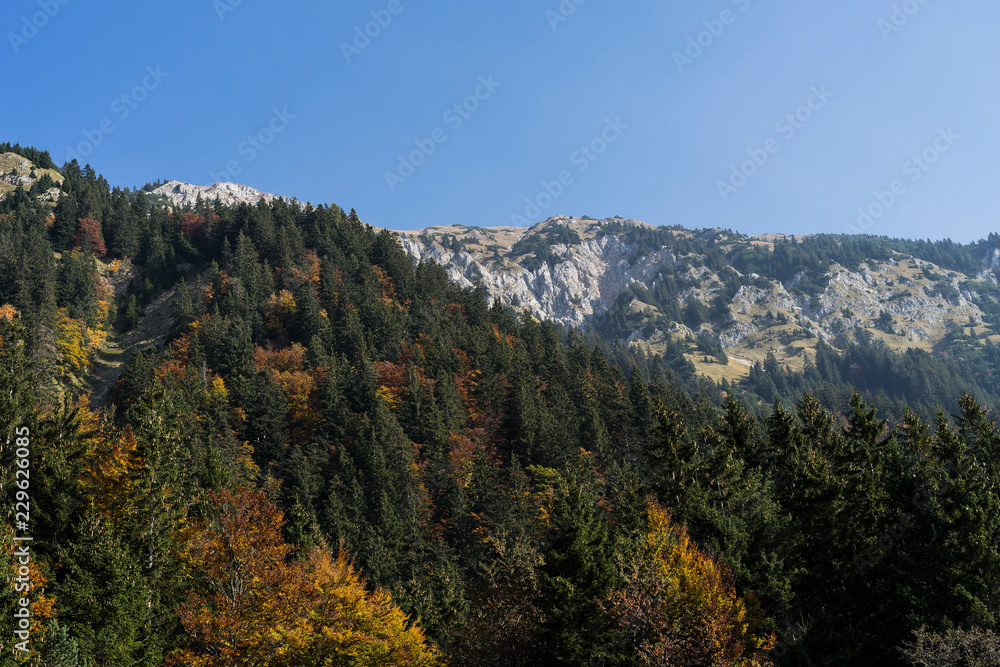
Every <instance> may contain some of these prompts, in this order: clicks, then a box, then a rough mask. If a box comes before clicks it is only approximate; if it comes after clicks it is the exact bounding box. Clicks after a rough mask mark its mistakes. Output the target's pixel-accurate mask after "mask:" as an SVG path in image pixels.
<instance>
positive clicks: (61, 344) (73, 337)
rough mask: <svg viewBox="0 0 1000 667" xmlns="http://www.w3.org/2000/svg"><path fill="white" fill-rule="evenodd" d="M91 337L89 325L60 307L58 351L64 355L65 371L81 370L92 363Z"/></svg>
mask: <svg viewBox="0 0 1000 667" xmlns="http://www.w3.org/2000/svg"><path fill="white" fill-rule="evenodd" d="M89 343H90V339H89V336H88V333H87V325H86V324H85V323H84V322H83V321H82V320H74V319H72V318H70V317H69V315H67V312H66V309H65V308H60V309H59V313H58V315H57V316H56V351H57V352H59V355H60V356H61V357H62V364H61V367H62V370H63V372H64V373H70V372H74V371H81V370H83V369H85V368H87V366H89V365H90V347H89Z"/></svg>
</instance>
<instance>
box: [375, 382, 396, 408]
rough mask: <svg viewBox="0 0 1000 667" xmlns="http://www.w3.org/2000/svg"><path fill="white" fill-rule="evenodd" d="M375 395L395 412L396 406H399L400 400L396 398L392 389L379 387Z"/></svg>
mask: <svg viewBox="0 0 1000 667" xmlns="http://www.w3.org/2000/svg"><path fill="white" fill-rule="evenodd" d="M375 393H376V394H377V395H378V397H379V398H381V399H382V400H383V401H385V404H386V405H388V406H389V407H390V408H392V409H393V410H395V409H396V406H397V405H399V398H398V397H396V396H395V394H394V393H393V391H392V389H390V388H389V387H379V388H378V389H377V390H376V391H375Z"/></svg>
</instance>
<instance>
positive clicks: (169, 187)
mask: <svg viewBox="0 0 1000 667" xmlns="http://www.w3.org/2000/svg"><path fill="white" fill-rule="evenodd" d="M150 195H151V196H152V197H153V198H154V199H157V198H162V199H164V200H166V201H168V202H170V204H171V205H172V206H194V205H195V204H196V203H197V202H198V199H199V198H200V199H201V200H203V201H205V202H206V203H209V202H215V201H218V202H220V203H221V204H223V205H224V206H234V205H236V204H250V205H256V204H257V203H258V202H260V201H262V200H263V201H266V202H268V203H271V202H272V201H274V200H275V199H281V200H283V201H284V202H285V203H287V204H291V203H293V202H294V201H295V200H293V199H292V198H291V197H279V196H278V195H272V194H270V193H267V192H261V191H260V190H255V189H253V188H251V187H250V186H247V185H240V184H238V183H215V184H214V185H190V184H188V183H181V182H179V181H168V182H166V183H164V184H163V185H160V186H159V187H157V188H154V189H153V190H152V191H150Z"/></svg>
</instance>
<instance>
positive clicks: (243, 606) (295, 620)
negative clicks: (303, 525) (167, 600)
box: [170, 489, 439, 667]
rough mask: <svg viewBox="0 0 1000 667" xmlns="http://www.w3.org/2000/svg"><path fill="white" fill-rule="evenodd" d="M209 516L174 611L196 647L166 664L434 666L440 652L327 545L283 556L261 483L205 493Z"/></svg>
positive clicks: (285, 548)
mask: <svg viewBox="0 0 1000 667" xmlns="http://www.w3.org/2000/svg"><path fill="white" fill-rule="evenodd" d="M208 499H209V502H210V505H211V512H210V516H209V517H208V518H207V519H206V520H205V521H204V522H202V523H201V524H200V525H199V526H198V527H197V530H196V531H195V532H194V534H193V535H192V538H191V540H190V542H189V544H188V553H189V563H190V568H191V571H192V573H193V575H194V576H195V577H196V580H197V581H198V586H197V588H196V590H195V591H193V592H191V593H190V595H189V596H188V601H187V603H186V604H185V605H183V606H181V607H180V608H179V609H178V610H177V613H178V616H179V617H180V620H181V623H182V624H183V626H184V629H185V630H186V631H187V633H188V634H189V635H190V636H191V637H192V639H193V641H194V648H192V649H187V650H182V651H178V652H176V653H175V654H174V655H173V656H172V658H171V662H170V664H173V665H185V666H193V667H200V666H204V667H209V666H211V667H214V666H219V667H228V666H229V665H241V666H242V665H255V666H257V665H259V666H264V665H266V666H268V667H277V666H282V667H284V666H286V665H287V666H289V667H291V666H292V665H295V666H302V665H316V666H319V665H386V664H392V665H412V666H414V667H424V666H428V667H429V666H431V665H437V664H438V663H439V659H438V656H437V652H436V651H435V650H434V649H432V648H430V647H428V646H427V645H426V643H425V640H424V637H423V633H422V632H421V630H420V629H419V628H418V627H417V626H415V625H411V624H410V623H409V622H408V619H407V618H406V615H405V614H403V613H402V611H400V610H399V609H398V608H397V607H395V606H394V605H393V604H392V601H391V599H390V597H389V595H388V593H386V592H385V591H384V590H381V589H379V590H376V591H375V592H368V591H367V590H366V589H365V586H364V584H363V582H362V581H361V579H360V576H359V575H358V573H357V572H356V571H355V570H354V568H353V566H352V565H351V564H350V562H349V561H348V559H347V557H346V556H344V555H343V554H342V555H341V556H340V557H338V558H336V559H335V558H333V557H332V556H331V554H330V552H329V550H328V549H327V548H326V546H325V545H320V546H317V547H314V548H313V549H311V550H310V551H309V552H308V553H307V554H306V555H305V557H304V558H303V559H301V560H299V561H290V560H289V557H290V556H291V554H292V552H293V551H294V548H293V547H292V546H291V545H288V544H286V543H285V542H284V540H283V539H282V537H281V532H280V531H281V526H282V524H283V513H282V512H280V511H279V510H278V509H277V508H276V507H275V506H274V505H272V504H271V503H270V502H269V501H268V500H267V497H266V495H265V494H264V493H263V492H262V491H250V490H248V489H241V490H237V491H235V492H234V491H230V490H222V491H219V492H211V491H210V492H208Z"/></svg>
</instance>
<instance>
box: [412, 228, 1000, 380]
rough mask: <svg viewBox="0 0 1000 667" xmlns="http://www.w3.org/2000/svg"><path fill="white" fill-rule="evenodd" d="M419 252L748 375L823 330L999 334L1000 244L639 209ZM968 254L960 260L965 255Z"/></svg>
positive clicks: (793, 356)
mask: <svg viewBox="0 0 1000 667" xmlns="http://www.w3.org/2000/svg"><path fill="white" fill-rule="evenodd" d="M400 240H401V242H402V244H403V247H404V248H406V250H407V252H408V253H409V254H410V255H411V256H412V257H413V258H415V259H417V260H420V259H424V260H434V261H436V262H438V263H440V264H441V265H442V266H444V267H445V268H446V270H447V271H448V275H449V276H450V277H451V278H452V280H454V281H456V282H457V283H458V284H460V285H464V286H472V285H474V284H481V285H482V286H483V288H484V289H485V291H486V294H487V296H488V298H490V299H491V300H492V299H494V298H498V299H500V300H501V301H502V302H503V303H505V304H508V305H510V306H513V307H515V308H517V309H524V310H527V311H528V312H529V313H530V314H531V315H533V316H534V317H537V318H539V319H545V320H554V321H557V322H560V323H562V324H565V325H568V326H576V327H579V326H588V325H589V326H595V327H596V328H598V329H599V330H601V332H602V333H603V334H605V335H607V336H609V337H611V338H612V339H615V340H618V341H621V342H623V343H628V344H633V345H642V346H645V347H647V348H648V349H649V350H650V351H652V352H662V351H663V350H664V348H665V341H666V340H667V339H668V338H671V337H674V338H677V337H679V338H692V339H693V338H695V337H702V338H705V339H709V340H710V341H711V342H713V343H716V344H718V345H719V346H721V348H722V349H723V350H724V351H725V354H726V356H727V357H728V360H729V361H731V362H734V363H719V360H717V359H714V358H713V359H709V361H708V362H706V359H708V357H706V355H705V354H704V353H702V351H701V350H699V348H698V347H697V346H695V345H690V346H689V348H688V349H689V352H688V355H687V356H688V357H689V358H690V360H691V361H692V362H693V363H694V364H695V365H696V366H697V367H698V370H699V372H701V373H703V374H705V375H708V376H710V377H713V378H714V379H722V378H729V379H733V378H738V377H745V376H747V375H748V374H749V373H750V366H751V365H752V364H754V363H762V362H764V361H765V359H766V358H767V355H768V354H773V355H774V356H775V357H776V359H777V360H778V362H779V363H781V364H784V365H787V366H788V367H789V368H792V369H795V370H799V371H801V370H802V369H803V368H804V366H805V364H806V362H807V360H809V359H810V358H814V357H815V348H816V343H817V341H819V340H822V341H824V342H825V343H827V344H829V345H832V346H833V347H835V348H842V347H843V346H844V344H845V343H847V342H849V341H851V340H853V338H854V336H855V334H856V333H857V332H858V331H864V332H867V333H870V334H871V335H872V336H874V338H875V339H876V340H878V341H879V342H880V343H883V344H884V345H885V346H887V347H888V348H889V349H893V350H899V351H905V350H907V349H920V350H926V351H935V350H940V349H941V346H942V344H943V343H944V342H945V341H946V339H947V338H948V336H949V335H951V334H953V333H954V332H956V331H961V330H965V329H967V330H968V331H969V332H970V333H973V334H974V335H975V336H976V338H977V340H979V341H980V342H981V343H983V344H985V343H986V342H987V341H988V342H989V343H996V342H998V341H1000V335H998V334H1000V328H997V327H996V326H995V325H996V323H997V318H996V315H997V310H996V307H995V306H996V304H995V301H993V300H991V299H990V298H988V297H987V294H989V293H993V292H994V291H995V290H996V285H997V278H996V276H995V274H994V269H995V268H996V267H997V266H998V264H997V257H998V254H997V252H998V251H997V250H996V249H995V248H988V247H983V248H982V249H979V250H969V251H967V252H965V253H961V257H959V258H958V260H957V261H950V262H949V263H950V264H951V265H952V266H949V267H942V266H940V265H938V264H936V263H935V262H934V261H930V260H929V259H928V258H927V257H931V256H934V253H932V252H928V250H930V249H931V248H929V247H926V246H925V245H921V244H913V243H909V242H904V241H892V240H888V239H881V240H867V239H858V238H857V237H854V238H851V237H838V236H827V237H815V236H797V237H791V236H784V235H775V234H769V235H763V236H753V237H751V236H745V235H741V234H736V233H733V232H729V231H722V230H718V229H703V230H689V229H684V228H681V227H671V228H656V227H653V226H651V225H647V224H644V223H642V222H638V221H635V220H628V219H624V218H612V219H608V220H592V219H589V218H569V217H554V218H550V219H549V220H546V221H544V222H541V223H538V224H536V225H534V226H532V227H530V228H527V229H524V228H516V227H497V228H488V229H486V228H481V227H463V226H450V227H431V228H428V229H424V230H421V231H417V232H403V233H401V234H400ZM952 260H955V258H952Z"/></svg>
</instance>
